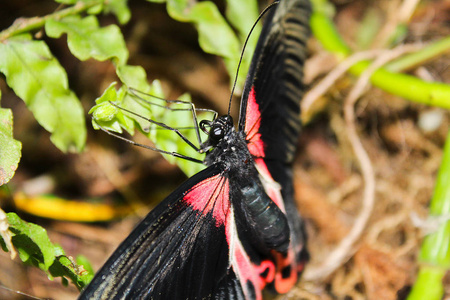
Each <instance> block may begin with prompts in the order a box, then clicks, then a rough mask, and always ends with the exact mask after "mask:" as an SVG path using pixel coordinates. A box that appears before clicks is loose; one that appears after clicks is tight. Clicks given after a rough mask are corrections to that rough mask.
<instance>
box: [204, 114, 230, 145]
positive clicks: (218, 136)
mask: <svg viewBox="0 0 450 300" xmlns="http://www.w3.org/2000/svg"><path fill="white" fill-rule="evenodd" d="M200 129H201V130H202V131H203V132H204V133H206V134H207V135H208V140H207V141H206V142H205V143H203V144H202V145H201V147H200V150H201V152H203V153H204V152H207V151H208V150H210V149H211V148H214V147H216V146H217V145H218V144H219V143H220V142H221V141H222V140H224V139H225V140H226V139H227V138H228V137H229V136H230V133H231V132H232V131H233V130H234V127H233V118H232V117H231V116H229V115H225V116H221V117H219V118H217V119H215V120H214V121H208V120H202V121H201V122H200Z"/></svg>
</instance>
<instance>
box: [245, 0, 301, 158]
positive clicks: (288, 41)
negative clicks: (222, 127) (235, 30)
mask: <svg viewBox="0 0 450 300" xmlns="http://www.w3.org/2000/svg"><path fill="white" fill-rule="evenodd" d="M309 15H310V5H309V1H307V0H281V1H280V3H279V4H278V5H277V7H276V9H275V10H273V11H270V12H269V15H268V16H267V18H266V22H265V23H264V27H263V30H262V32H261V37H260V38H259V41H258V44H257V47H256V50H255V53H254V56H253V61H252V63H251V66H250V70H249V73H248V75H247V81H246V83H245V86H244V92H243V96H242V103H241V111H240V116H239V131H245V133H246V134H247V137H248V138H247V139H248V140H249V142H250V143H251V144H252V143H255V145H254V147H253V148H254V149H252V148H251V147H249V148H250V151H251V152H252V150H253V153H252V154H253V155H255V156H262V154H263V155H264V157H266V159H271V160H277V161H282V162H288V163H290V162H292V159H293V155H294V152H295V150H296V144H297V138H298V134H299V131H300V118H299V116H300V100H301V99H302V97H303V93H304V86H303V63H304V61H305V58H306V41H307V39H308V37H309ZM258 134H260V136H259V137H258V136H257V135H258ZM258 139H260V140H258ZM257 143H259V145H256V144H257ZM261 151H263V153H262V152H261Z"/></svg>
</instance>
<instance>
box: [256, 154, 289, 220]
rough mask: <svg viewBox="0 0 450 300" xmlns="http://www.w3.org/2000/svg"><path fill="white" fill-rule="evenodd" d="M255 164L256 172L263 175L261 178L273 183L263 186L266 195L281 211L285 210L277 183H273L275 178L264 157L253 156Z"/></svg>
mask: <svg viewBox="0 0 450 300" xmlns="http://www.w3.org/2000/svg"><path fill="white" fill-rule="evenodd" d="M255 164H256V165H257V167H258V172H259V173H260V174H261V175H262V176H263V178H264V179H266V180H268V181H269V182H270V181H271V182H273V183H274V184H273V185H271V184H268V185H267V186H265V188H266V193H267V195H268V196H269V197H270V199H272V201H273V202H275V204H276V205H277V206H278V207H279V208H280V209H281V210H282V211H283V212H285V209H284V202H283V199H282V197H281V194H280V189H279V188H278V186H276V185H277V184H276V183H275V180H274V179H273V178H272V175H271V174H270V172H269V169H267V165H266V163H265V162H264V159H262V158H255Z"/></svg>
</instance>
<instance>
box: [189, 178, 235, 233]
mask: <svg viewBox="0 0 450 300" xmlns="http://www.w3.org/2000/svg"><path fill="white" fill-rule="evenodd" d="M183 201H184V202H186V203H187V204H188V205H190V206H191V207H192V208H193V209H194V210H197V211H199V212H201V213H202V214H207V213H209V212H211V211H212V215H213V217H214V219H215V220H216V226H220V225H224V224H225V221H226V218H227V214H228V212H229V210H230V194H229V183H228V179H226V178H225V177H223V176H222V175H220V174H218V175H215V176H213V177H210V178H208V179H205V180H203V181H202V182H199V183H197V184H196V185H195V186H193V187H192V188H191V189H190V190H189V191H188V192H187V193H186V194H185V196H184V197H183Z"/></svg>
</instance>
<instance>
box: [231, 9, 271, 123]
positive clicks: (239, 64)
mask: <svg viewBox="0 0 450 300" xmlns="http://www.w3.org/2000/svg"><path fill="white" fill-rule="evenodd" d="M278 3H280V1H275V2H273V3H272V4H270V5H269V6H267V7H266V8H265V9H264V10H263V11H262V12H261V13H260V14H259V16H258V19H256V22H255V23H254V24H253V26H252V28H251V29H250V32H249V33H248V35H247V38H246V39H245V42H244V46H243V47H242V51H241V57H240V58H239V63H238V67H237V70H236V76H235V77H234V83H233V88H232V89H231V95H230V100H229V101H228V115H230V112H231V100H232V99H233V94H234V90H235V88H236V83H237V79H238V75H239V68H240V67H241V63H242V58H243V57H244V52H245V47H247V43H248V40H249V39H250V36H251V35H252V32H253V30H254V29H255V27H256V25H257V24H258V23H259V21H260V20H261V18H262V17H263V16H264V15H265V14H266V13H267V12H268V11H269V10H270V9H271V8H273V7H274V6H275V5H277V4H278Z"/></svg>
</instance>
